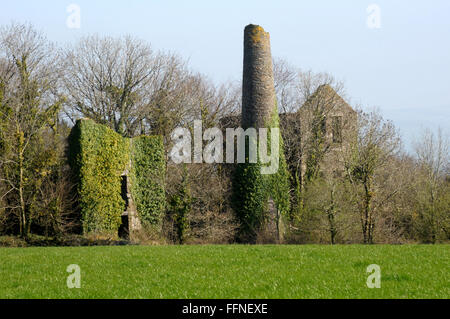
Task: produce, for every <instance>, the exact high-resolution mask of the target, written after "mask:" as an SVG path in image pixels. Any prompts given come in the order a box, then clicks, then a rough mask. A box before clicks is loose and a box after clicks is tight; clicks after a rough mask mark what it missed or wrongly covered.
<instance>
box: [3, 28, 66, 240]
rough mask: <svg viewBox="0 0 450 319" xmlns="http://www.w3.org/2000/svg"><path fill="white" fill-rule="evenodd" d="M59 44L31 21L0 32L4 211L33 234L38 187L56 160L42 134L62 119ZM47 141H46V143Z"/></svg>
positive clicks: (23, 231)
mask: <svg viewBox="0 0 450 319" xmlns="http://www.w3.org/2000/svg"><path fill="white" fill-rule="evenodd" d="M55 53H56V50H55V48H54V46H53V45H52V44H51V43H49V42H48V41H47V40H46V38H45V37H44V36H43V35H42V34H41V33H39V32H38V31H36V30H35V29H33V28H32V27H31V26H29V25H18V24H12V25H11V26H9V27H5V28H3V29H2V30H1V32H0V54H1V58H0V60H1V61H3V63H2V67H1V74H0V83H1V85H0V91H1V94H0V97H1V101H0V128H1V131H0V140H1V141H2V142H0V144H2V150H1V152H0V170H1V173H0V183H2V184H3V185H4V186H3V187H4V190H3V192H2V194H0V203H2V202H3V205H4V207H3V211H4V213H7V214H12V215H14V216H16V217H17V219H18V221H19V228H20V230H19V231H20V234H21V235H22V236H23V237H27V236H28V233H29V231H30V227H31V222H32V219H33V217H34V214H35V213H36V211H35V209H34V208H35V206H34V204H35V203H36V194H37V188H39V187H40V184H41V183H42V181H43V179H44V177H45V176H46V175H47V174H48V169H49V166H51V163H52V161H53V160H54V156H53V155H54V152H53V151H52V150H51V149H48V150H46V149H39V147H38V146H37V145H39V144H40V143H41V133H42V132H44V131H45V130H48V129H49V128H54V127H55V126H56V124H57V115H58V112H59V110H60V107H61V104H62V102H63V100H62V99H61V98H60V97H59V96H58V95H56V94H55V92H56V91H57V90H56V83H57V80H58V72H57V71H58V67H57V63H56V62H57V56H56V54H55ZM41 145H42V144H41Z"/></svg>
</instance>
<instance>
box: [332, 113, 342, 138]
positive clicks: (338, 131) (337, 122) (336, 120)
mask: <svg viewBox="0 0 450 319" xmlns="http://www.w3.org/2000/svg"><path fill="white" fill-rule="evenodd" d="M332 125H333V143H342V116H333V123H332Z"/></svg>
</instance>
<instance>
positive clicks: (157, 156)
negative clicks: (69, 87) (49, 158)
mask: <svg viewBox="0 0 450 319" xmlns="http://www.w3.org/2000/svg"><path fill="white" fill-rule="evenodd" d="M69 163H70V165H71V167H72V169H73V172H74V176H75V177H76V182H77V185H78V186H77V187H78V188H77V193H78V202H79V206H80V211H81V219H82V226H83V232H84V233H85V234H88V233H94V234H102V235H106V234H108V235H113V236H116V235H117V231H118V228H119V226H120V224H121V215H122V213H123V211H124V210H125V201H124V199H123V198H122V182H121V175H122V174H123V173H124V171H125V170H126V169H128V174H129V177H130V179H131V195H132V197H133V200H134V202H135V203H136V208H137V212H138V215H139V217H140V220H141V222H142V223H143V224H144V225H151V226H156V227H159V226H160V225H161V221H162V218H163V216H164V210H165V202H166V201H165V185H164V177H165V154H164V146H163V140H162V137H161V136H140V137H136V138H134V139H128V138H123V137H122V136H121V135H120V134H117V133H116V132H115V131H113V130H111V129H110V128H108V127H106V126H104V125H101V124H96V123H95V122H94V121H92V120H89V119H82V120H79V121H77V123H76V125H75V126H74V128H73V129H72V132H71V134H70V136H69ZM130 164H131V167H130Z"/></svg>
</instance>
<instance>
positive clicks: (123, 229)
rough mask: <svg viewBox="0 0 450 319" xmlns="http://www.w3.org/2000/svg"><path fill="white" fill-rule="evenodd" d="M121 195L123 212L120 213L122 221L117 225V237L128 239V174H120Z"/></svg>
mask: <svg viewBox="0 0 450 319" xmlns="http://www.w3.org/2000/svg"><path fill="white" fill-rule="evenodd" d="M121 195H122V199H123V200H124V202H125V207H124V209H123V210H124V213H123V214H122V223H121V224H120V226H119V234H118V235H119V238H123V239H128V238H129V233H130V229H129V222H128V212H127V209H128V176H126V175H122V176H121Z"/></svg>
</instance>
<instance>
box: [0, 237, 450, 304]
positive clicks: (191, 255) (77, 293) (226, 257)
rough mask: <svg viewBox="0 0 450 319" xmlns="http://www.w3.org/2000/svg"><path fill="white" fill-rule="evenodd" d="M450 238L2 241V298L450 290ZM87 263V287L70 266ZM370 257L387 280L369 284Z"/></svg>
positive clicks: (446, 294)
mask: <svg viewBox="0 0 450 319" xmlns="http://www.w3.org/2000/svg"><path fill="white" fill-rule="evenodd" d="M449 253H450V246H449V245H435V246H431V245H430V246H425V245H406V246H390V245H383V246H381V245H380V246H377V245H375V246H362V245H349V246H315V245H311V246H309V245H306V246H234V245H231V246H124V247H54V248H53V247H51V248H49V247H45V248H1V249H0V298H108V299H109V298H202V299H203V298H251V299H253V298H450V277H449V275H450V273H449V265H450V254H449ZM70 264H78V265H79V266H80V267H81V288H80V289H69V288H67V285H66V279H67V276H69V275H70V274H69V273H67V272H66V268H67V266H68V265H70ZM370 264H378V265H379V266H380V267H381V288H380V289H376V288H375V289H369V288H367V286H366V280H367V277H368V276H369V275H370V274H369V273H367V272H366V268H367V266H368V265H370Z"/></svg>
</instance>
